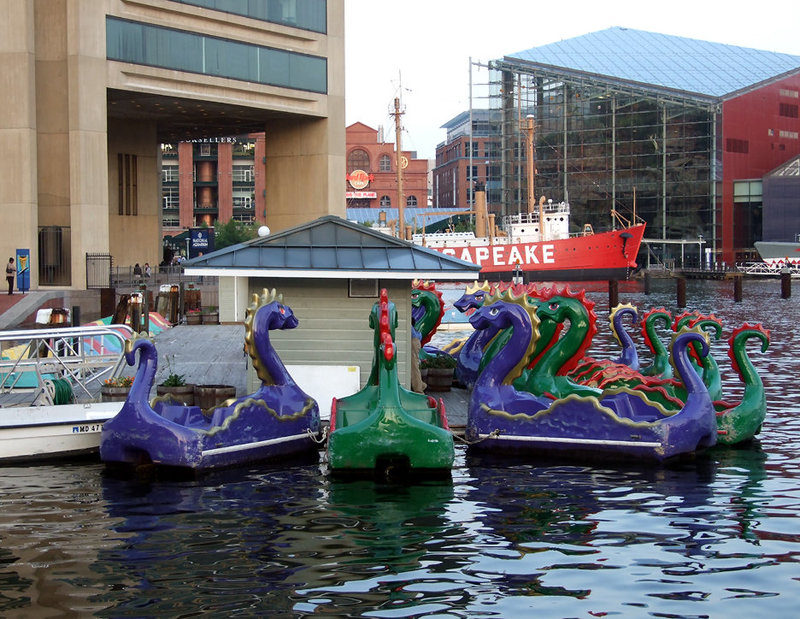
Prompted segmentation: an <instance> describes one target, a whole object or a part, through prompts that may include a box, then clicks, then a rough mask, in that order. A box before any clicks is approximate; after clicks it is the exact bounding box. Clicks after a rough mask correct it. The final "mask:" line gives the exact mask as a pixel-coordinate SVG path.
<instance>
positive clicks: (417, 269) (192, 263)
mask: <svg viewBox="0 0 800 619" xmlns="http://www.w3.org/2000/svg"><path fill="white" fill-rule="evenodd" d="M184 265H185V268H186V272H187V273H188V274H190V275H192V274H194V275H222V276H226V275H228V276H230V275H237V276H251V277H252V276H262V277H323V278H382V279H415V278H416V279H440V280H472V279H475V277H476V276H477V273H478V271H480V267H479V266H478V265H475V264H472V263H471V262H465V261H463V260H458V259H457V258H452V257H450V256H446V255H444V254H442V253H439V252H438V251H435V250H433V249H428V248H426V247H420V246H418V245H414V244H413V243H409V242H407V241H403V240H401V239H397V238H395V237H392V236H387V235H385V234H383V233H381V232H378V231H376V230H372V229H370V228H366V227H364V226H361V225H358V224H354V223H351V222H349V221H347V220H345V219H342V218H341V217H336V216H334V215H327V216H325V217H320V218H319V219H316V220H314V221H312V222H309V223H307V224H303V225H301V226H297V227H295V228H291V229H289V230H284V231H282V232H278V233H276V234H273V235H270V236H266V237H259V238H257V239H253V240H252V241H247V242H245V243H240V244H238V245H232V246H230V247H225V248H224V249H220V250H218V251H215V252H212V253H210V254H207V255H205V256H201V257H198V258H195V259H193V260H189V261H188V262H185V263H184Z"/></svg>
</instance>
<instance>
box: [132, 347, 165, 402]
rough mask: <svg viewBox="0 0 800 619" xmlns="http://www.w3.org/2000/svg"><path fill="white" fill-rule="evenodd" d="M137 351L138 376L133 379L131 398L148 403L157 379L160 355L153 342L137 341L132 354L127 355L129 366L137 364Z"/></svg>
mask: <svg viewBox="0 0 800 619" xmlns="http://www.w3.org/2000/svg"><path fill="white" fill-rule="evenodd" d="M137 350H138V351H139V366H138V367H137V368H136V376H135V377H134V379H133V385H132V386H131V390H130V393H129V398H130V399H131V400H136V401H141V402H146V401H147V400H148V397H149V395H150V390H151V389H152V388H153V381H154V380H155V377H156V368H157V367H158V355H157V353H156V347H155V346H154V345H153V343H152V342H151V341H149V340H146V339H137V340H136V341H134V342H133V344H132V347H131V350H130V352H128V353H126V355H125V358H126V361H127V362H128V365H133V364H134V363H135V362H136V351H137Z"/></svg>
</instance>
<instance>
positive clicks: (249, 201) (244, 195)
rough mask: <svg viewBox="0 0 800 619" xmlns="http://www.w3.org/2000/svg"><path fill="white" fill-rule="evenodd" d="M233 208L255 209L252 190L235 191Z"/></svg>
mask: <svg viewBox="0 0 800 619" xmlns="http://www.w3.org/2000/svg"><path fill="white" fill-rule="evenodd" d="M233 208H235V209H247V210H250V209H252V208H253V192H252V191H250V190H247V189H245V190H236V189H234V190H233Z"/></svg>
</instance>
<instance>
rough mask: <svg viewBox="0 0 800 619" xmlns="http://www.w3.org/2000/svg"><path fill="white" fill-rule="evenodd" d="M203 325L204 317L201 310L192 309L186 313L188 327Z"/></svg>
mask: <svg viewBox="0 0 800 619" xmlns="http://www.w3.org/2000/svg"><path fill="white" fill-rule="evenodd" d="M202 323H203V315H202V314H201V313H200V310H199V309H190V310H189V311H187V312H186V324H187V325H199V324H202Z"/></svg>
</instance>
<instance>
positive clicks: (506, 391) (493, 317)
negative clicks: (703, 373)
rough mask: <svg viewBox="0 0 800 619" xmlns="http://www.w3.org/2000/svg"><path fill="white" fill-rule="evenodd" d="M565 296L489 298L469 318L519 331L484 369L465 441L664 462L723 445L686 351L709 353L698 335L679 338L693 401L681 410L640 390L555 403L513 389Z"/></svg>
mask: <svg viewBox="0 0 800 619" xmlns="http://www.w3.org/2000/svg"><path fill="white" fill-rule="evenodd" d="M558 303H559V298H558V297H554V298H551V299H542V300H534V299H531V298H530V297H528V296H526V295H522V296H515V294H514V292H513V291H512V290H509V291H505V292H503V293H501V294H500V295H498V296H497V297H494V298H487V299H486V301H485V303H484V305H483V307H481V308H480V309H478V310H477V311H476V312H475V313H474V314H473V315H472V317H471V318H470V322H471V323H472V325H473V326H474V327H475V328H476V329H497V330H504V329H508V328H512V329H513V333H514V337H512V338H509V339H508V341H507V342H506V344H505V346H504V347H503V349H502V350H501V351H499V352H498V353H497V354H496V355H495V356H494V357H493V358H492V359H491V360H490V361H489V362H488V363H487V364H486V366H485V368H484V370H483V372H482V373H481V374H480V376H479V377H478V379H477V381H476V383H475V386H474V388H473V392H472V396H471V399H470V404H469V412H468V419H467V428H466V437H467V440H468V441H469V442H470V443H471V444H470V449H471V450H475V451H484V452H495V453H498V454H501V453H502V454H508V453H516V454H529V455H537V454H538V455H544V454H548V453H553V452H555V453H558V454H560V455H562V456H568V457H571V458H586V457H591V456H594V457H596V456H601V457H604V458H609V457H612V458H613V457H621V458H634V459H648V460H655V461H661V460H666V459H668V458H672V457H675V456H679V455H681V454H687V453H692V452H694V451H696V450H698V449H702V448H705V447H710V446H712V445H714V444H715V443H716V438H717V426H716V420H715V411H714V407H713V405H712V402H711V398H710V397H709V395H708V390H707V389H706V387H705V385H704V384H703V381H702V379H701V378H700V377H699V376H698V375H697V372H695V370H694V369H693V368H692V366H691V364H690V362H689V358H688V351H687V347H688V346H689V345H690V343H693V342H697V343H698V347H699V348H700V352H701V354H706V353H707V352H708V339H707V337H708V336H707V335H706V334H705V333H703V332H701V331H700V330H699V329H697V330H690V329H687V330H685V331H683V332H681V333H679V334H676V336H675V338H674V340H673V342H672V361H673V364H674V366H675V368H676V369H677V372H678V374H679V375H680V377H681V379H682V380H683V382H684V384H685V386H686V389H687V397H686V401H685V403H684V404H683V406H682V408H681V409H680V410H678V411H677V412H675V411H673V410H668V409H666V408H664V407H663V406H661V405H660V404H658V403H656V402H651V401H649V400H648V399H647V398H646V397H645V396H644V395H643V394H639V393H636V392H619V391H615V392H613V393H605V392H603V391H598V392H596V393H594V394H593V393H591V392H589V391H585V392H583V393H582V394H579V393H569V394H567V395H564V396H562V397H558V398H555V399H553V398H551V397H548V396H546V395H534V394H533V393H530V392H526V391H522V390H519V389H517V388H516V387H515V386H514V384H513V383H514V380H515V379H516V378H517V376H519V374H520V373H521V372H522V370H523V369H524V368H525V367H526V366H527V365H528V363H529V361H530V356H531V354H532V353H533V351H534V350H535V349H536V341H537V339H538V326H539V316H538V314H539V313H540V312H544V313H547V312H551V313H552V312H557V311H558Z"/></svg>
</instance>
